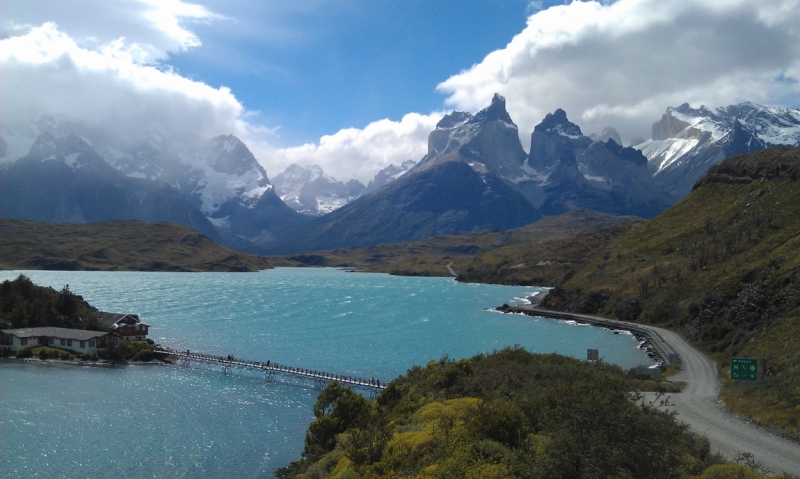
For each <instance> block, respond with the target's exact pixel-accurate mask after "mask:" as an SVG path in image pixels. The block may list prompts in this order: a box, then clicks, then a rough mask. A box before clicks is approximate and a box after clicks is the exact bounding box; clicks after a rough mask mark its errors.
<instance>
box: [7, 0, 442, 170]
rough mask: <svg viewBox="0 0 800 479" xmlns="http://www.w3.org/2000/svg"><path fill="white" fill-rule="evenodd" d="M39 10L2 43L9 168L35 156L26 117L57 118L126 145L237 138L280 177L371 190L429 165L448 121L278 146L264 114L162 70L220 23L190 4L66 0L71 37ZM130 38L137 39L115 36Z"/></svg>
mask: <svg viewBox="0 0 800 479" xmlns="http://www.w3.org/2000/svg"><path fill="white" fill-rule="evenodd" d="M30 2H31V3H27V0H26V3H24V4H14V5H12V7H15V8H16V10H15V11H14V12H13V13H14V15H8V17H13V18H14V20H15V23H13V24H12V23H7V24H5V25H4V35H3V38H2V40H0V69H2V72H3V76H2V77H0V82H2V83H1V84H0V85H1V86H2V90H3V92H4V93H5V94H4V99H3V111H2V115H0V130H2V131H3V136H4V138H5V140H6V141H7V143H8V147H9V150H8V152H7V155H6V156H5V158H4V160H6V161H8V160H13V159H15V158H18V157H20V156H23V155H24V154H26V153H27V151H28V148H29V146H30V144H31V142H32V141H33V138H32V137H31V136H30V135H29V134H28V135H27V136H26V134H25V132H24V131H23V132H22V134H20V131H21V130H22V129H24V128H25V126H24V124H25V122H26V120H27V119H30V118H32V117H36V116H38V115H46V116H49V117H53V118H55V119H56V120H59V121H67V122H78V123H79V124H80V125H81V126H82V127H84V128H87V129H89V130H91V131H94V132H101V133H102V134H103V135H104V136H105V137H106V141H110V142H111V143H115V142H116V144H121V145H126V144H131V143H136V142H138V141H140V140H141V139H146V138H152V137H153V135H155V136H156V137H159V136H163V137H166V138H169V139H170V140H172V141H173V142H174V143H177V144H179V145H180V144H183V145H188V146H191V145H194V144H197V143H199V142H202V141H205V140H207V139H208V138H211V137H213V136H216V135H220V134H233V135H236V136H238V137H239V138H240V139H242V140H243V141H244V142H245V143H246V144H247V145H248V147H249V148H250V149H251V151H252V152H253V153H254V154H255V156H256V158H257V159H258V160H259V161H260V162H261V163H262V164H263V165H264V167H265V168H266V169H267V172H268V174H269V175H270V176H274V175H276V174H278V173H280V172H282V171H283V170H284V169H285V168H286V167H287V166H288V165H290V164H292V163H297V164H300V165H303V166H308V165H311V164H317V165H320V166H321V167H322V168H323V169H324V170H325V171H326V172H328V173H329V174H331V175H333V176H334V177H336V178H338V179H340V180H344V181H346V180H348V179H350V178H357V179H359V180H361V181H363V182H367V181H369V180H370V179H372V177H373V175H374V174H375V173H377V172H378V171H379V170H380V169H382V168H384V167H386V166H388V165H389V164H392V163H401V162H403V161H405V160H407V159H414V160H419V159H420V158H421V157H422V156H423V155H424V154H425V153H426V148H427V135H428V133H429V132H430V131H431V130H432V129H433V128H434V127H435V124H436V122H437V121H438V120H439V118H440V117H441V115H440V114H438V113H432V114H430V115H422V114H416V113H411V114H407V115H405V116H404V117H403V118H402V119H401V120H400V121H391V120H388V119H385V120H380V121H376V122H373V123H370V124H369V125H367V126H365V127H363V128H347V129H343V130H341V131H339V132H337V133H335V134H332V135H326V136H324V137H322V138H321V139H320V140H319V142H317V143H316V144H305V145H302V146H297V147H291V148H283V149H281V148H277V147H276V146H275V145H274V144H272V143H271V142H272V141H273V140H275V139H276V137H275V135H274V133H275V130H276V129H277V127H272V128H270V127H266V126H263V125H259V124H257V123H254V122H253V120H254V117H255V118H257V115H256V114H255V113H254V112H251V111H248V110H246V109H245V108H244V106H243V105H242V104H241V102H240V101H239V100H238V99H237V98H236V96H235V95H234V92H231V91H230V90H229V89H228V88H225V87H220V88H214V87H211V86H209V85H207V84H205V83H202V82H199V81H195V80H192V79H189V78H186V77H184V76H181V75H180V74H178V73H177V72H174V71H172V70H171V69H170V68H169V67H168V66H166V64H164V63H159V62H158V60H161V59H165V58H167V59H168V56H169V54H170V53H171V52H176V51H181V50H184V49H187V48H193V47H197V46H199V45H200V39H199V38H197V37H196V36H195V35H194V33H192V32H191V31H190V30H188V29H187V28H186V27H185V26H184V23H183V22H185V21H186V20H187V19H189V20H195V21H208V20H213V19H218V18H221V17H220V16H219V15H217V14H215V13H213V12H211V11H209V10H207V9H206V8H205V7H201V6H197V5H191V4H188V3H185V2H182V1H179V0H170V1H161V0H158V1H156V0H137V1H134V0H121V1H120V2H95V1H85V2H84V1H77V2H73V1H69V0H65V1H64V2H63V3H62V2H57V4H56V5H53V8H54V9H55V10H64V11H65V12H62V13H61V14H59V12H58V11H55V12H53V11H52V9H51V11H50V12H49V13H48V14H47V15H53V16H55V17H59V18H60V20H59V21H60V22H62V21H63V24H64V25H66V29H65V28H64V27H62V26H61V23H59V24H58V25H57V24H55V23H53V22H45V23H43V24H40V25H39V26H31V24H33V23H35V22H37V21H39V20H42V19H45V18H48V17H47V16H45V15H46V14H45V13H41V12H46V11H47V9H46V8H44V3H43V2H42V1H40V0H30ZM22 6H24V7H25V8H22ZM69 9H73V10H72V11H70V12H69V14H67V13H66V11H67V10H69ZM93 9H94V12H92V11H91V10H93ZM89 18H93V19H92V20H91V21H89V20H88V19H89ZM98 19H101V20H104V21H98ZM67 29H68V31H66V30H67ZM120 32H124V33H125V35H124V36H115V35H120Z"/></svg>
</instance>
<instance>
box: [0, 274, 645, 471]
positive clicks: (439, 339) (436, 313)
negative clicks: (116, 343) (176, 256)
mask: <svg viewBox="0 0 800 479" xmlns="http://www.w3.org/2000/svg"><path fill="white" fill-rule="evenodd" d="M19 274H20V272H15V271H0V281H2V280H6V279H14V278H16V277H17V276H18V275H19ZM24 274H26V275H27V276H29V277H30V278H31V279H32V280H33V281H34V282H35V283H37V284H40V285H44V286H52V287H54V288H56V289H60V288H62V287H63V286H64V285H66V284H69V287H70V289H71V290H72V291H73V292H74V293H76V294H80V295H82V296H83V297H84V299H86V300H87V301H88V302H89V303H90V304H92V305H93V306H95V307H97V308H99V309H101V310H104V311H113V312H127V313H136V314H139V315H140V317H141V319H142V321H144V322H146V323H148V324H150V325H151V328H150V338H152V339H153V340H155V341H156V342H157V343H160V344H161V345H163V346H167V347H174V348H178V349H184V350H185V349H191V350H192V351H198V352H204V353H209V354H215V355H222V356H226V355H228V354H234V355H235V356H236V357H238V358H243V359H251V360H257V361H267V360H270V361H273V362H278V363H281V364H286V365H290V366H295V367H300V368H308V369H317V370H322V371H328V372H332V373H337V374H343V375H349V376H358V377H366V378H371V377H374V378H379V379H380V380H381V381H389V380H391V379H392V378H394V377H396V376H397V375H399V374H402V373H405V371H406V370H407V369H408V368H410V367H411V366H413V365H415V364H419V365H424V364H426V363H427V362H428V361H430V360H437V359H439V358H441V357H442V356H444V355H448V356H449V357H450V358H453V359H457V358H463V357H469V356H473V355H475V354H477V353H482V352H491V351H492V350H495V349H501V348H503V347H506V346H512V345H515V344H519V345H521V346H523V347H525V348H526V349H528V350H531V351H534V352H542V353H550V352H558V353H560V354H565V355H570V356H574V357H578V358H585V355H586V349H587V348H596V349H599V350H600V356H601V357H602V358H603V360H605V361H607V362H611V363H615V364H619V365H621V366H623V367H625V368H629V367H633V366H636V365H639V364H651V361H650V360H649V359H648V358H647V356H646V355H645V353H644V352H643V351H641V350H639V349H638V348H637V345H638V343H637V341H636V340H635V339H634V338H633V337H632V336H630V335H628V334H614V332H613V331H608V330H604V329H599V328H594V327H590V326H582V325H575V324H569V323H566V322H559V321H553V320H549V319H541V318H531V317H527V316H517V315H504V314H500V313H496V312H490V311H485V309H486V308H492V307H495V306H499V305H501V304H503V303H509V304H514V303H518V302H520V301H521V299H520V298H523V297H525V296H529V295H530V294H532V293H534V292H536V291H539V290H540V288H534V287H511V286H493V285H475V284H462V283H456V282H455V281H453V280H452V279H448V278H419V277H394V276H389V275H384V274H369V273H352V272H344V271H340V270H334V269H302V268H301V269H293V268H278V269H274V270H269V271H263V272H259V273H241V274H239V273H140V272H66V271H27V272H24ZM317 393H318V391H317V390H315V389H313V388H311V387H303V386H297V385H290V384H280V383H279V384H270V383H266V382H264V381H263V380H262V379H260V378H255V377H245V376H237V375H229V376H225V375H223V374H221V373H218V372H214V371H205V370H195V369H186V368H180V367H177V366H158V365H147V366H116V367H89V366H86V367H81V366H68V365H58V364H38V363H35V362H23V361H17V360H2V361H0V476H2V477H9V478H10V477H19V478H27V477H42V478H60V477H64V478H77V477H86V478H95V477H121V478H128V477H130V478H154V477H157V478H160V477H169V478H173V477H181V478H224V477H242V478H260V477H272V472H273V471H274V470H275V469H276V468H278V467H280V466H283V465H286V464H287V463H288V462H290V461H292V460H296V459H299V457H300V452H301V451H302V448H303V437H304V434H305V429H306V427H307V426H308V423H309V422H310V421H311V420H312V419H313V414H312V412H311V406H312V405H313V403H314V401H315V399H316V395H317Z"/></svg>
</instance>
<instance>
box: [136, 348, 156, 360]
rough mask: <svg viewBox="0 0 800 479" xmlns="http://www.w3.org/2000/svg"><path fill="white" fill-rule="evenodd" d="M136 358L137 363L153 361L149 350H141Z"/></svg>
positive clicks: (151, 352)
mask: <svg viewBox="0 0 800 479" xmlns="http://www.w3.org/2000/svg"><path fill="white" fill-rule="evenodd" d="M137 356H138V357H139V361H144V362H146V363H148V362H150V361H152V360H153V351H152V350H151V349H142V350H141V351H139V354H137Z"/></svg>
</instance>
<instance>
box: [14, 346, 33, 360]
mask: <svg viewBox="0 0 800 479" xmlns="http://www.w3.org/2000/svg"><path fill="white" fill-rule="evenodd" d="M32 357H33V349H30V348H28V349H20V350H19V351H17V354H16V358H18V359H21V358H32Z"/></svg>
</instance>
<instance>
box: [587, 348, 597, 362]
mask: <svg viewBox="0 0 800 479" xmlns="http://www.w3.org/2000/svg"><path fill="white" fill-rule="evenodd" d="M586 359H587V360H588V361H597V360H598V354H597V350H596V349H587V350H586Z"/></svg>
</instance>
